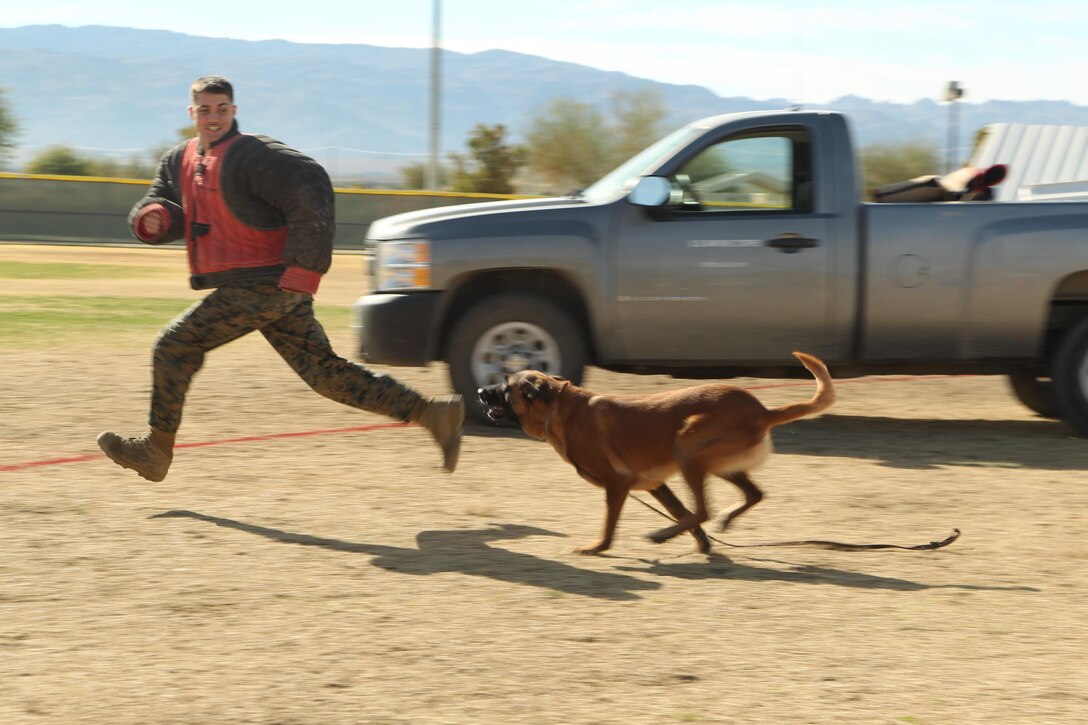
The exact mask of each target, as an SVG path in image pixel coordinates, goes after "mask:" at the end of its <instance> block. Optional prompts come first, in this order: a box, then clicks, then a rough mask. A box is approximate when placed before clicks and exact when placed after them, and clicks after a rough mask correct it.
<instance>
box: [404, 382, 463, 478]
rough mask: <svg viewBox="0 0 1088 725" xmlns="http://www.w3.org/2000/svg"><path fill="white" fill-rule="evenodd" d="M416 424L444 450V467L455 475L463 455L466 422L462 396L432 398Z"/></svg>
mask: <svg viewBox="0 0 1088 725" xmlns="http://www.w3.org/2000/svg"><path fill="white" fill-rule="evenodd" d="M415 422H416V423H419V424H420V425H421V426H423V427H424V428H426V429H427V430H429V431H430V432H431V435H433V436H434V439H435V441H437V442H438V445H439V447H441V448H442V467H443V468H444V469H446V470H447V471H449V472H450V473H453V471H454V469H455V468H457V458H458V456H460V455H461V426H462V425H463V424H464V422H465V403H464V401H463V400H461V396H460V395H447V396H445V397H439V398H431V399H430V400H428V401H427V407H425V408H424V409H423V412H422V413H420V415H419V417H418V418H416V421H415Z"/></svg>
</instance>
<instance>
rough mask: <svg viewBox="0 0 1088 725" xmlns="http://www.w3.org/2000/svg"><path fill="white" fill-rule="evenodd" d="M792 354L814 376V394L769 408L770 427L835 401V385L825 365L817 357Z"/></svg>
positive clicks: (816, 411) (812, 413)
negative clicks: (804, 399) (798, 401)
mask: <svg viewBox="0 0 1088 725" xmlns="http://www.w3.org/2000/svg"><path fill="white" fill-rule="evenodd" d="M793 356H794V357H795V358H797V359H798V360H800V361H801V364H802V365H804V366H805V367H806V368H807V369H808V371H809V372H810V373H812V375H813V376H814V377H815V378H816V394H815V395H814V396H812V399H811V400H809V401H807V402H804V403H790V404H789V405H783V406H781V407H779V408H772V409H771V410H769V411H768V413H769V414H770V415H769V423H770V426H771V427H772V428H773V427H775V426H777V425H782V424H784V423H789V422H790V421H794V420H797V419H798V418H805V417H808V416H810V415H816V414H817V413H822V412H823V411H825V410H827V409H828V408H830V407H831V406H832V404H833V403H834V402H835V386H834V385H833V384H832V382H831V374H830V373H828V372H827V366H826V365H824V364H823V362H821V361H820V360H819V359H818V358H815V357H813V356H812V355H807V354H805V353H803V352H795V353H793Z"/></svg>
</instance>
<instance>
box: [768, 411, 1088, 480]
mask: <svg viewBox="0 0 1088 725" xmlns="http://www.w3.org/2000/svg"><path fill="white" fill-rule="evenodd" d="M774 444H775V450H776V451H778V452H779V453H794V454H800V455H807V456H835V457H846V458H862V459H865V460H871V461H876V462H877V463H879V464H880V465H884V466H892V467H895V468H920V469H925V468H934V467H936V466H986V467H1001V468H1014V469H1015V468H1033V469H1041V470H1055V471H1066V470H1084V469H1086V468H1088V441H1086V440H1084V439H1082V438H1074V437H1073V436H1072V433H1071V431H1070V429H1069V428H1068V427H1067V426H1066V425H1065V424H1063V423H1059V422H1056V421H1050V420H1037V421H1033V420H945V419H910V418H907V419H904V418H881V417H869V416H858V415H824V416H822V417H820V418H814V419H812V420H802V421H797V422H795V423H791V424H790V425H788V426H783V427H782V428H779V429H778V430H776V431H775V433H774Z"/></svg>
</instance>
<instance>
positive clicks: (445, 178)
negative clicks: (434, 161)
mask: <svg viewBox="0 0 1088 725" xmlns="http://www.w3.org/2000/svg"><path fill="white" fill-rule="evenodd" d="M397 173H398V174H400V185H401V188H403V189H422V188H423V187H424V186H426V181H425V180H426V178H427V164H425V163H417V164H408V165H407V166H402V167H400V168H399V169H397ZM437 181H438V187H439V188H446V187H447V186H448V185H449V181H450V174H449V171H447V170H446V167H445V166H443V165H441V164H439V165H438V180H437Z"/></svg>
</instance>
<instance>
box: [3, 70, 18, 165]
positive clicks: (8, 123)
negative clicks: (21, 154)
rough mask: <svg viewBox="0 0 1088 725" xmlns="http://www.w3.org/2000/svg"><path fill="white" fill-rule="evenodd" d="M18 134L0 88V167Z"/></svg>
mask: <svg viewBox="0 0 1088 725" xmlns="http://www.w3.org/2000/svg"><path fill="white" fill-rule="evenodd" d="M18 133H19V126H18V124H16V123H15V117H14V116H13V115H12V113H11V111H10V110H9V109H8V102H7V99H6V98H5V97H4V89H3V88H0V166H2V165H3V164H4V162H6V161H7V159H8V157H9V155H10V153H11V149H13V148H15V136H16V135H17V134H18Z"/></svg>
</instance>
